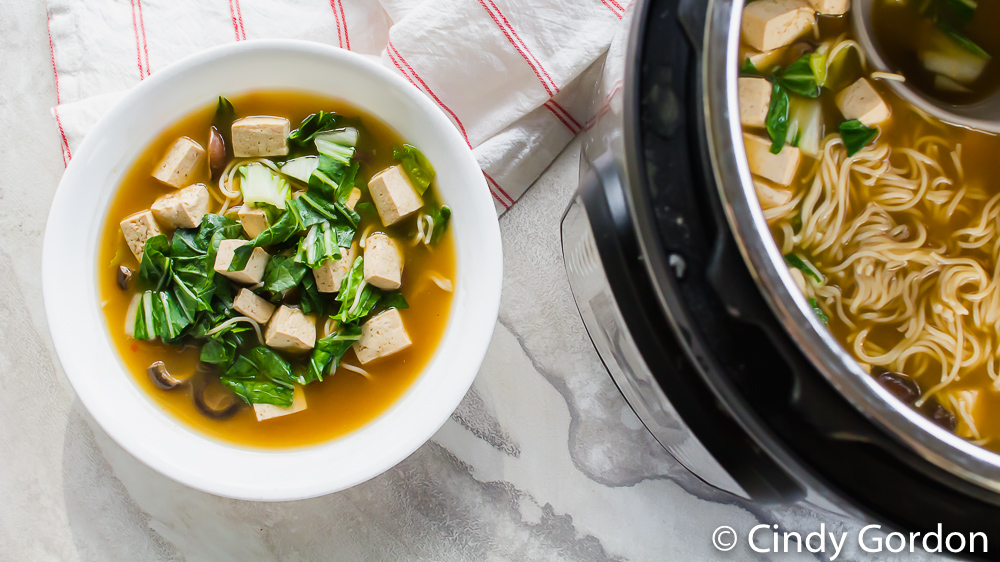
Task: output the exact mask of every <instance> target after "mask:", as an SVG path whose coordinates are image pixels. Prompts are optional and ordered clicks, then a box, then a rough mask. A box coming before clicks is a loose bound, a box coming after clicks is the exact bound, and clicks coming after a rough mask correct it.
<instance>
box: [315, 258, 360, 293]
mask: <svg viewBox="0 0 1000 562" xmlns="http://www.w3.org/2000/svg"><path fill="white" fill-rule="evenodd" d="M357 255H358V253H357V251H356V250H355V249H354V246H351V247H350V248H341V249H340V259H339V260H330V261H325V262H323V263H322V264H321V265H320V266H319V267H317V268H316V269H313V277H315V278H316V289H317V290H318V291H319V292H321V293H337V292H339V291H340V285H341V283H343V282H344V278H345V277H347V273H348V272H349V271H350V270H351V265H352V264H353V263H354V258H356V257H357Z"/></svg>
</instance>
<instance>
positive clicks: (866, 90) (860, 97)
mask: <svg viewBox="0 0 1000 562" xmlns="http://www.w3.org/2000/svg"><path fill="white" fill-rule="evenodd" d="M836 101H837V107H838V108H839V109H840V112H841V113H843V114H844V118H845V119H848V120H850V119H857V120H858V121H861V122H862V123H863V124H864V125H866V126H868V127H871V126H872V125H877V124H879V123H881V122H882V121H885V120H886V119H888V118H889V114H890V113H891V112H890V110H889V105H888V104H886V103H885V100H883V99H882V96H880V95H878V92H876V91H875V88H874V87H872V84H871V82H869V81H868V80H867V79H866V78H859V79H858V81H857V82H855V83H853V84H851V85H850V86H848V87H846V88H844V91H842V92H840V93H839V94H837V100H836Z"/></svg>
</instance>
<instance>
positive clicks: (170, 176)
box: [153, 137, 205, 187]
mask: <svg viewBox="0 0 1000 562" xmlns="http://www.w3.org/2000/svg"><path fill="white" fill-rule="evenodd" d="M204 157H205V149H204V148H202V147H201V145H200V144H198V143H197V142H195V141H193V140H191V139H189V138H188V137H181V138H179V139H177V140H176V141H175V142H174V144H173V145H171V146H170V149H169V150H167V153H166V154H165V155H164V156H163V159H162V160H160V163H159V164H157V165H156V168H154V170H153V177H154V178H156V179H158V180H160V181H162V182H163V183H165V184H167V185H169V186H172V187H181V186H185V185H188V184H190V183H191V179H192V176H194V175H195V172H196V171H197V169H198V166H199V165H200V164H201V163H202V161H203V160H204Z"/></svg>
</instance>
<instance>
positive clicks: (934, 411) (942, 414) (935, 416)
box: [930, 404, 958, 432]
mask: <svg viewBox="0 0 1000 562" xmlns="http://www.w3.org/2000/svg"><path fill="white" fill-rule="evenodd" d="M930 418H931V421H933V422H934V423H936V424H938V425H939V426H941V427H942V428H944V429H946V430H948V431H951V432H954V431H955V428H957V427H958V420H957V419H956V418H955V414H953V413H951V412H949V411H948V410H947V408H945V407H944V406H942V405H941V404H935V405H934V406H932V407H931V415H930Z"/></svg>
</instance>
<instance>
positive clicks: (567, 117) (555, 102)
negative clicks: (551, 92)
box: [549, 100, 583, 129]
mask: <svg viewBox="0 0 1000 562" xmlns="http://www.w3.org/2000/svg"><path fill="white" fill-rule="evenodd" d="M549 103H550V104H552V105H554V106H555V107H556V109H558V110H559V111H561V112H562V113H563V115H565V116H566V119H569V120H570V122H571V123H573V125H574V126H576V128H577V129H581V128H583V126H582V125H580V122H579V121H577V120H576V119H573V115H571V114H570V112H568V111H566V108H564V107H563V106H561V105H559V102H557V101H556V100H549Z"/></svg>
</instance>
